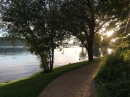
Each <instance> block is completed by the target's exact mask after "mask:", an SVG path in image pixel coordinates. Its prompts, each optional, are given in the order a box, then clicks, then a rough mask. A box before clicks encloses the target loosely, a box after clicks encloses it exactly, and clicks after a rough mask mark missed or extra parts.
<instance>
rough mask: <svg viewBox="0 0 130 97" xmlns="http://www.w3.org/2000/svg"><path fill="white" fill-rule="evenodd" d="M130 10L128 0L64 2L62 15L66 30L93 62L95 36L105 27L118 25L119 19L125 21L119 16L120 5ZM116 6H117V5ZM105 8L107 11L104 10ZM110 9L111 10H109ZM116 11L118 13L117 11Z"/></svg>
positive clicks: (68, 0) (65, 0)
mask: <svg viewBox="0 0 130 97" xmlns="http://www.w3.org/2000/svg"><path fill="white" fill-rule="evenodd" d="M121 3H123V4H122V6H121V7H122V8H124V10H128V9H127V7H128V4H127V5H125V7H124V6H123V5H124V4H126V3H128V0H125V1H119V2H118V1H117V0H116V2H115V1H112V0H105V1H104V0H64V4H63V5H62V14H63V18H64V20H65V25H66V27H65V29H66V30H67V31H68V32H70V33H71V34H72V35H74V36H76V37H77V38H78V39H79V40H80V41H81V43H82V44H83V45H84V46H85V48H86V49H87V51H88V60H89V61H93V51H92V47H93V41H94V35H95V34H96V33H97V32H98V31H99V30H100V29H102V28H103V27H105V28H106V27H109V26H111V24H116V22H117V21H118V19H119V18H120V19H124V17H121V14H119V13H118V12H119V9H118V7H119V6H117V5H118V4H121ZM114 4H115V5H116V6H115V5H114ZM104 8H105V9H104ZM108 8H110V10H109V9H108ZM115 9H116V11H115Z"/></svg>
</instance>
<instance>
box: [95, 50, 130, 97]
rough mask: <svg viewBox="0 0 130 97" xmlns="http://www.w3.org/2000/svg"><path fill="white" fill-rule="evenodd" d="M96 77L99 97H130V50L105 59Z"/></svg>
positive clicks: (117, 52) (118, 52)
mask: <svg viewBox="0 0 130 97" xmlns="http://www.w3.org/2000/svg"><path fill="white" fill-rule="evenodd" d="M100 66H101V67H100V69H99V71H98V73H97V75H96V77H95V80H96V85H97V88H98V89H97V90H98V96H99V97H130V50H123V51H116V52H115V53H113V54H111V55H108V56H106V57H104V58H103V59H102V61H101V65H100Z"/></svg>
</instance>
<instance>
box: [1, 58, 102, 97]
mask: <svg viewBox="0 0 130 97" xmlns="http://www.w3.org/2000/svg"><path fill="white" fill-rule="evenodd" d="M99 60H100V59H96V60H95V61H94V62H96V61H99ZM89 63H90V62H88V61H84V62H78V63H73V64H69V65H65V66H61V67H57V68H54V69H53V71H52V72H51V73H44V74H43V73H41V72H38V73H36V74H34V75H33V76H31V77H29V78H25V79H21V80H14V81H11V82H8V83H1V84H0V97H38V95H39V94H40V92H41V91H42V90H43V89H44V88H45V87H46V86H47V85H48V84H49V83H50V82H51V81H53V80H54V79H55V78H56V77H58V76H60V75H62V74H64V73H65V72H67V71H70V70H73V69H76V68H79V67H81V66H84V65H87V64H89Z"/></svg>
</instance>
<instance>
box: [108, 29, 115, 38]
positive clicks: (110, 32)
mask: <svg viewBox="0 0 130 97" xmlns="http://www.w3.org/2000/svg"><path fill="white" fill-rule="evenodd" d="M113 33H114V31H113V30H111V31H109V32H107V33H106V35H107V36H108V37H109V36H111V35H112V34H113Z"/></svg>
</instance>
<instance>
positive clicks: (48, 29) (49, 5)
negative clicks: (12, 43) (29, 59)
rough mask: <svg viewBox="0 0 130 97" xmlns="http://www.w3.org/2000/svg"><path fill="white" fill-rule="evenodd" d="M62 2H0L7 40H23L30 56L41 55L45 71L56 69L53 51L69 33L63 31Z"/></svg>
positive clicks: (9, 0) (5, 0) (29, 0)
mask: <svg viewBox="0 0 130 97" xmlns="http://www.w3.org/2000/svg"><path fill="white" fill-rule="evenodd" d="M60 6H61V2H60V1H59V0H56V1H52V0H19V1H16V0H1V1H0V8H1V15H2V22H3V25H4V26H5V27H6V28H7V29H6V30H7V32H8V37H10V39H14V40H17V39H16V38H19V39H23V40H24V43H25V45H26V46H27V48H28V50H29V51H30V52H31V53H34V54H35V55H37V56H38V58H39V59H40V62H41V67H42V68H43V70H44V72H50V71H52V68H53V62H54V60H53V59H54V49H55V48H56V47H57V46H58V45H59V44H61V43H62V41H63V40H64V38H66V37H67V34H66V33H65V31H63V29H62V25H61V21H60V19H61V15H60V10H59V8H60Z"/></svg>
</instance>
